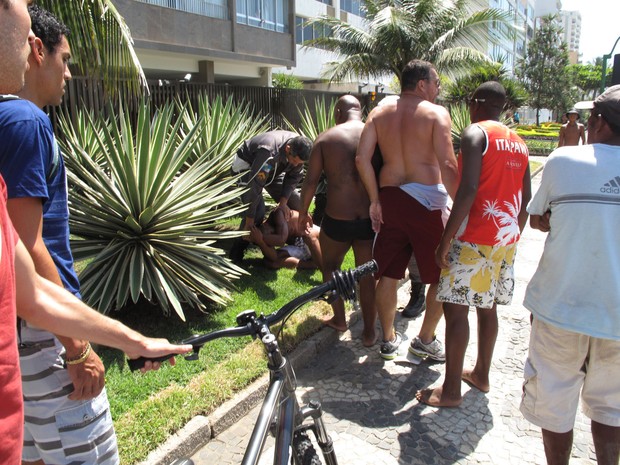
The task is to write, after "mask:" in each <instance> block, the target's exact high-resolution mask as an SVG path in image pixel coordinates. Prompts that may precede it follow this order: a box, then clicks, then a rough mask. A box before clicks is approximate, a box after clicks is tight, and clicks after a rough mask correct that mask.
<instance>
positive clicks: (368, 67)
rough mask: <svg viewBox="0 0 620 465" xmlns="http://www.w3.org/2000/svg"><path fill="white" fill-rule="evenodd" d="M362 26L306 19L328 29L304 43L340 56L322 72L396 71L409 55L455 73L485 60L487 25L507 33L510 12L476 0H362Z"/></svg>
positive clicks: (340, 76) (344, 75) (336, 75)
mask: <svg viewBox="0 0 620 465" xmlns="http://www.w3.org/2000/svg"><path fill="white" fill-rule="evenodd" d="M364 4H365V8H366V19H365V22H366V24H365V27H364V28H360V27H356V26H353V25H351V24H349V23H346V22H344V21H341V20H340V19H337V18H332V17H328V16H321V17H319V18H316V19H315V20H313V21H312V22H311V24H315V25H321V26H323V27H326V28H327V30H330V31H331V32H332V34H331V35H328V34H326V35H325V36H324V37H318V38H315V39H312V40H309V41H306V42H305V43H304V45H305V46H318V47H321V48H324V49H326V50H329V51H332V52H336V53H338V54H339V55H341V56H342V60H340V61H334V62H330V63H328V66H327V68H326V72H325V77H326V78H328V79H330V80H331V81H342V80H347V79H351V78H354V77H366V76H369V77H375V78H380V77H382V76H385V75H386V74H388V75H391V74H394V75H396V76H397V78H398V80H399V81H400V78H401V71H402V69H403V68H404V66H405V65H406V64H407V63H408V62H409V61H411V60H412V59H422V60H427V61H430V62H431V63H433V64H434V65H435V67H436V68H437V70H438V71H439V72H440V73H442V74H446V75H448V76H456V75H458V74H459V73H460V72H462V71H464V70H466V69H469V67H470V66H471V65H472V64H481V63H486V62H489V61H490V60H489V58H488V56H487V54H486V53H485V52H483V51H481V50H487V48H488V42H489V40H491V41H492V40H493V37H492V36H490V35H489V27H490V26H491V25H495V26H501V27H499V28H498V30H499V31H503V32H500V34H501V35H502V36H505V37H509V36H511V34H512V32H511V31H512V25H511V22H510V16H509V14H507V13H506V12H502V11H499V10H496V9H490V8H485V9H481V8H480V2H479V1H478V0H453V1H450V0H365V1H364Z"/></svg>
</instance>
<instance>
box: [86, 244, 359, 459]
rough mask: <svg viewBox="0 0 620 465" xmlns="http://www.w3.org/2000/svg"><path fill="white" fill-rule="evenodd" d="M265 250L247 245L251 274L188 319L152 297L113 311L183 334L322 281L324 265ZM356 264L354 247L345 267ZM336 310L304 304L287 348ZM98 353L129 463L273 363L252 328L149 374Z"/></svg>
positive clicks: (271, 307) (266, 307)
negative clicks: (277, 266)
mask: <svg viewBox="0 0 620 465" xmlns="http://www.w3.org/2000/svg"><path fill="white" fill-rule="evenodd" d="M259 256H260V253H259V252H258V251H257V250H251V251H249V252H248V253H246V260H245V261H244V263H243V266H244V268H245V269H246V270H247V271H248V272H249V275H247V276H244V277H242V278H241V279H240V280H239V281H238V282H237V288H238V291H237V292H235V293H234V295H233V301H232V302H231V303H230V304H229V305H226V306H219V307H212V308H210V309H209V312H208V313H201V312H197V311H191V310H189V311H186V316H187V321H186V322H182V321H181V320H180V319H179V318H178V317H177V316H176V315H171V316H170V317H164V316H162V314H161V310H160V309H159V308H158V307H156V306H153V305H150V304H148V303H140V304H139V305H136V306H134V307H132V308H128V309H125V310H124V311H123V312H120V313H118V314H116V315H113V316H115V317H116V318H118V319H119V320H121V321H123V322H124V323H125V324H127V325H128V326H130V327H132V328H135V329H137V330H138V331H140V332H142V333H144V334H147V335H149V336H156V337H166V338H168V339H170V340H172V341H180V340H182V339H184V338H186V337H188V336H190V335H192V334H198V333H205V332H208V331H213V330H216V329H221V328H224V327H228V326H234V325H235V318H236V316H237V314H238V313H240V312H241V311H243V310H246V309H250V308H251V309H254V310H256V311H257V313H259V314H260V313H264V314H269V313H272V312H273V311H275V310H277V309H278V308H280V307H281V306H282V305H284V304H285V303H287V302H288V301H290V300H291V299H293V298H295V297H297V296H298V295H300V294H302V293H303V292H305V291H307V290H309V289H310V287H312V286H315V285H317V284H320V283H321V274H320V273H319V272H318V271H295V270H285V269H282V270H278V271H274V270H269V269H266V268H265V267H263V266H262V263H261V260H260V258H259ZM352 266H354V263H353V256H352V253H349V254H348V255H347V257H346V259H345V263H344V265H343V268H350V267H352ZM328 314H331V308H330V307H329V306H328V305H327V304H326V303H324V302H319V303H315V304H313V305H308V306H306V307H305V308H304V309H302V310H300V311H299V312H297V313H296V314H295V315H294V317H293V318H292V319H291V320H290V321H289V323H287V326H286V328H285V330H284V333H285V337H284V347H285V350H290V349H291V348H292V347H293V346H295V345H296V344H297V343H298V342H300V341H302V340H304V339H306V338H307V337H308V336H309V335H311V334H313V333H314V332H316V331H318V330H319V329H320V327H321V326H322V324H321V318H322V317H323V316H324V315H328ZM98 353H99V355H100V356H101V358H102V359H103V361H104V363H105V365H106V369H107V372H106V387H107V390H108V397H109V399H110V406H111V411H112V417H113V418H114V424H115V428H116V432H117V435H118V441H119V449H120V454H121V463H123V464H132V463H136V462H137V461H140V460H143V459H144V458H145V457H146V455H147V454H148V453H149V452H150V451H151V450H153V449H154V448H156V447H157V446H158V445H160V444H162V443H163V442H164V441H165V440H166V438H167V437H168V436H169V435H170V434H172V433H174V432H175V431H177V430H178V429H180V428H181V427H182V426H184V425H185V423H187V421H188V420H190V419H191V418H192V417H194V416H195V415H198V414H208V413H210V412H212V411H213V410H214V409H215V408H217V407H218V406H219V405H221V404H222V403H223V402H224V401H225V400H227V399H229V398H231V397H232V396H233V395H234V393H235V392H237V391H239V390H241V389H243V388H244V387H246V386H247V385H248V384H249V383H251V382H252V381H253V380H255V379H256V378H257V377H259V376H260V375H261V374H263V373H264V372H265V371H266V362H265V360H264V359H263V355H262V347H261V346H260V345H259V344H258V343H257V342H252V340H251V338H250V337H249V336H248V337H244V338H235V339H229V338H228V339H219V340H217V341H213V342H210V343H208V344H207V345H205V347H204V348H203V350H202V352H201V356H200V360H199V361H195V362H188V361H185V360H184V359H183V358H182V357H178V358H177V364H176V366H175V367H170V366H168V365H167V364H166V365H165V366H163V367H162V368H161V369H160V370H159V371H157V372H150V373H147V374H144V375H142V374H139V373H131V372H130V371H129V368H128V367H127V365H126V364H125V361H124V360H123V356H122V354H120V353H119V352H118V351H115V350H111V349H107V348H103V347H100V348H99V349H98Z"/></svg>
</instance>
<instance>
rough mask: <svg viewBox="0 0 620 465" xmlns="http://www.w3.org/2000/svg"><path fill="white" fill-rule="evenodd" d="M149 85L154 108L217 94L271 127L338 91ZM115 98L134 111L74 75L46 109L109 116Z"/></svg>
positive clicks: (127, 98)
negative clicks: (55, 104) (59, 97)
mask: <svg viewBox="0 0 620 465" xmlns="http://www.w3.org/2000/svg"><path fill="white" fill-rule="evenodd" d="M149 86H150V92H151V94H150V100H151V102H152V105H153V108H154V109H155V108H157V107H159V106H161V105H163V104H165V103H168V102H174V101H175V100H176V99H179V100H180V101H181V102H190V103H191V105H192V106H193V108H197V104H198V99H199V96H200V95H207V96H208V98H209V100H213V99H215V98H216V97H217V96H218V95H219V96H221V97H222V98H223V99H224V100H226V99H228V98H229V97H232V99H233V101H234V102H235V103H238V104H240V103H243V102H246V103H250V104H251V106H252V109H253V111H254V114H255V115H256V117H258V118H263V117H264V118H266V119H267V121H268V123H269V125H270V127H271V128H272V129H277V128H287V127H288V126H287V124H286V121H289V122H290V123H291V124H292V125H293V127H295V128H299V127H300V123H301V121H300V120H301V118H300V114H299V113H300V112H299V110H300V109H302V110H303V109H305V108H306V106H307V108H308V109H309V111H310V112H311V114H316V103H317V101H321V100H324V101H325V103H326V105H327V106H329V104H330V103H331V102H332V101H333V100H336V99H337V98H338V97H339V96H340V95H342V94H339V93H334V92H324V91H313V90H294V89H275V88H272V87H251V86H231V85H223V84H201V83H191V82H171V83H166V82H162V83H161V85H160V84H159V82H158V81H155V82H152V83H149ZM357 97H358V98H360V103H361V104H362V106H365V107H366V108H368V104H371V105H372V103H371V102H369V101H367V100H368V96H367V95H365V94H363V95H357ZM119 101H122V102H123V106H124V108H125V109H126V110H127V111H128V112H129V114H131V115H135V114H137V109H138V105H139V104H140V98H138V97H135V96H131V95H129V94H125V95H122V94H120V95H115V96H108V95H105V93H104V89H103V86H102V85H101V82H100V81H98V80H92V79H88V78H84V77H74V78H73V79H72V80H71V81H68V82H67V89H66V94H65V98H64V99H63V103H62V105H61V106H60V107H58V108H49V113H50V116H51V118H52V121H53V124H54V125H55V126H56V117H57V115H58V112H59V111H65V112H66V114H67V115H69V116H70V117H74V116H75V115H76V114H77V112H78V110H80V109H88V110H92V111H93V112H95V113H96V114H104V115H108V116H111V115H109V112H110V110H112V111H114V110H115V109H116V108H117V105H118V102H119ZM55 129H57V128H55Z"/></svg>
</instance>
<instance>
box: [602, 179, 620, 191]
mask: <svg viewBox="0 0 620 465" xmlns="http://www.w3.org/2000/svg"><path fill="white" fill-rule="evenodd" d="M601 192H602V193H603V194H620V176H616V177H615V178H613V179H610V180H609V181H607V182H606V183H605V184H603V187H601Z"/></svg>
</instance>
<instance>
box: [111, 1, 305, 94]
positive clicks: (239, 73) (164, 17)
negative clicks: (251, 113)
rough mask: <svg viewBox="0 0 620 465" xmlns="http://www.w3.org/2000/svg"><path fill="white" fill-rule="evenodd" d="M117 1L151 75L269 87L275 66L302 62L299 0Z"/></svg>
mask: <svg viewBox="0 0 620 465" xmlns="http://www.w3.org/2000/svg"><path fill="white" fill-rule="evenodd" d="M114 4H115V6H116V7H117V8H118V10H119V12H120V13H121V15H122V16H123V17H124V18H125V21H126V23H127V25H128V26H129V28H130V29H131V33H132V36H133V38H134V43H135V49H136V53H137V55H138V58H139V59H140V62H141V63H142V66H143V68H144V70H145V73H146V75H147V78H150V79H161V80H181V79H186V78H190V79H192V80H193V81H200V82H209V83H229V84H240V85H241V84H242V85H260V86H268V85H270V84H271V69H272V68H274V67H276V66H284V67H291V66H294V65H295V62H296V47H295V5H294V1H293V0H115V2H114ZM188 75H189V76H188Z"/></svg>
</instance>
